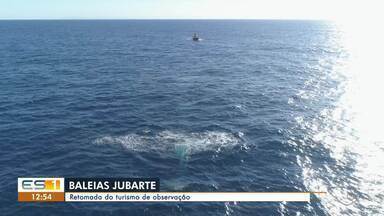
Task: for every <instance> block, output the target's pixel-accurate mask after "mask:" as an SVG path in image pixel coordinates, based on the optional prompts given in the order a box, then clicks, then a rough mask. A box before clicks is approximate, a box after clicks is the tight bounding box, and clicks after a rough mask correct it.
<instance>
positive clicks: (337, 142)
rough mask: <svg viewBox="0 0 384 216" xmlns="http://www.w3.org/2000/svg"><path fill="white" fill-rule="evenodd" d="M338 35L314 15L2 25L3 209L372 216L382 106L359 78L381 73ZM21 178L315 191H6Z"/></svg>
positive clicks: (377, 202) (377, 206)
mask: <svg viewBox="0 0 384 216" xmlns="http://www.w3.org/2000/svg"><path fill="white" fill-rule="evenodd" d="M194 32H198V33H199V34H200V36H201V37H202V40H201V41H199V42H193V41H191V35H192V34H193V33H194ZM346 35H347V36H348V33H347V32H346V31H343V30H342V28H341V27H340V26H338V25H336V24H334V23H329V22H320V21H277V20H276V21H268V20H260V21H256V20H255V21H244V20H243V21H241V20H239V21H234V20H232V21H231V20H225V21H213V20H212V21H204V20H201V21H188V20H181V21H170V20H168V21H167V20H162V21H153V20H152V21H151V20H147V21H139V20H137V21H123V20H121V21H118V20H115V21H101V20H99V21H1V22H0V75H1V79H0V183H1V184H0V192H1V195H0V210H1V214H2V215H45V214H50V215H383V214H384V212H383V208H382V206H381V205H382V204H383V202H384V197H383V192H384V191H383V186H384V185H383V183H384V177H383V173H384V169H383V165H382V164H384V163H381V162H382V159H381V158H382V156H383V153H384V139H383V137H382V135H380V131H378V130H379V129H378V128H372V127H369V125H371V124H372V122H374V121H375V120H377V117H378V115H374V113H375V111H376V113H378V112H379V110H381V109H379V108H376V109H373V108H372V107H375V106H370V105H371V104H372V103H373V102H372V101H371V100H368V99H367V98H369V97H366V95H367V94H368V93H370V88H368V90H367V88H364V86H371V87H372V86H373V87H372V89H373V90H374V92H377V89H374V87H377V88H379V87H378V86H379V85H375V84H376V83H375V82H374V80H373V79H369V78H366V77H367V76H365V75H366V74H369V70H359V69H360V68H356V67H355V66H354V64H352V63H353V62H355V63H356V61H354V60H353V59H354V53H353V49H351V47H350V46H349V45H350V44H348V40H347V39H346ZM358 65H360V66H361V64H358ZM362 71H364V73H362ZM364 77H365V78H366V79H364ZM362 81H366V82H362ZM367 83H368V84H367ZM359 86H360V87H359ZM364 89H365V90H366V91H364ZM373 90H372V91H373ZM362 92H363V93H367V94H362ZM363 99H365V100H363ZM362 100H363V101H362ZM370 102H372V103H370ZM367 113H368V114H367ZM372 116H373V117H372ZM371 117H372V118H371ZM367 129H368V130H367ZM375 130H376V131H378V132H377V133H373V132H375ZM368 132H369V133H368ZM380 161H381V162H380ZM18 176H36V177H38V176H58V177H159V178H160V181H161V190H162V191H279V192H285V191H287V192H290V191H325V192H327V195H326V196H325V197H324V198H321V199H320V200H318V201H317V202H311V203H232V202H231V203H161V204H160V203H159V204H154V203H152V204H151V203H144V204H143V203H55V204H44V203H43V204H39V203H18V202H17V177H18Z"/></svg>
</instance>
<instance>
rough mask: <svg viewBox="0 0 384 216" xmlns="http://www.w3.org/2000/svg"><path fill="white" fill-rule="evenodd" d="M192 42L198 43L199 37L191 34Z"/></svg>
mask: <svg viewBox="0 0 384 216" xmlns="http://www.w3.org/2000/svg"><path fill="white" fill-rule="evenodd" d="M192 40H193V41H199V40H200V38H199V36H198V35H197V34H196V33H194V34H193V37H192Z"/></svg>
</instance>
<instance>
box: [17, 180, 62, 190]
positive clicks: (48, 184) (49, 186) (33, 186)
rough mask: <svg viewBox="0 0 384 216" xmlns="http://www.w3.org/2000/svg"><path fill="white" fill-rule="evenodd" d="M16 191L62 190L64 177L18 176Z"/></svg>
mask: <svg viewBox="0 0 384 216" xmlns="http://www.w3.org/2000/svg"><path fill="white" fill-rule="evenodd" d="M18 191H19V192H22V191H23V192H29V191H34V192H35V191H42V192H43V191H57V192H59V191H64V178H18Z"/></svg>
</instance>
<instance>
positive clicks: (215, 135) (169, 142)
mask: <svg viewBox="0 0 384 216" xmlns="http://www.w3.org/2000/svg"><path fill="white" fill-rule="evenodd" d="M242 136H243V133H241V132H239V133H238V135H236V134H232V133H227V132H219V131H207V132H201V133H183V132H173V131H168V130H166V131H162V132H159V133H157V134H155V135H138V134H127V135H123V136H104V137H101V138H97V139H96V140H94V143H95V144H103V145H105V144H109V145H114V144H117V145H121V146H122V147H123V148H125V149H127V150H129V151H139V152H148V151H158V152H171V151H173V152H176V154H178V155H180V156H186V155H192V154H196V153H198V152H204V151H215V152H220V151H222V150H224V149H230V148H233V147H234V146H236V145H239V144H240V143H241V137H242Z"/></svg>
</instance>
